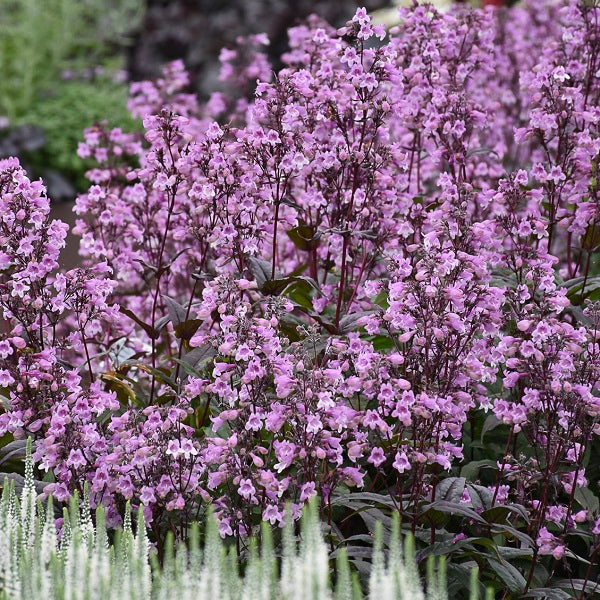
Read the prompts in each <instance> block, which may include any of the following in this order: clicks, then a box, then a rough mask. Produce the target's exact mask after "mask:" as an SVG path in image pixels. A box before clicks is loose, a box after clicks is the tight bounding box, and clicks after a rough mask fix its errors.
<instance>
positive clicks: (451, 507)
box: [422, 500, 486, 524]
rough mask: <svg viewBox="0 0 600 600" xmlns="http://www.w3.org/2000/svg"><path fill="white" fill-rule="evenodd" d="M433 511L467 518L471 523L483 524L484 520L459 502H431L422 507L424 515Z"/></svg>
mask: <svg viewBox="0 0 600 600" xmlns="http://www.w3.org/2000/svg"><path fill="white" fill-rule="evenodd" d="M431 509H434V510H437V511H439V512H442V513H445V514H449V515H460V516H462V517H468V518H469V519H472V520H473V521H475V522H477V523H481V524H485V523H486V522H485V520H484V519H483V517H481V516H480V515H478V514H477V513H476V512H475V511H474V510H473V509H472V508H469V507H468V506H466V505H465V504H463V503H461V502H447V501H446V500H439V501H437V500H436V501H435V502H432V503H431V504H427V505H426V506H425V507H424V510H423V513H422V514H425V513H426V512H427V511H429V510H431Z"/></svg>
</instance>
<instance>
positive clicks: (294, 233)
mask: <svg viewBox="0 0 600 600" xmlns="http://www.w3.org/2000/svg"><path fill="white" fill-rule="evenodd" d="M286 233H287V235H288V237H289V238H290V239H291V240H292V242H294V245H295V246H296V247H297V248H299V249H300V250H303V251H305V252H308V251H310V250H315V249H316V248H317V247H318V245H319V241H320V238H321V234H320V233H318V232H317V233H316V234H315V232H314V231H313V229H312V228H311V227H310V226H309V225H307V224H306V223H304V222H303V221H301V222H300V225H298V226H297V227H294V228H293V229H290V230H289V231H287V232H286Z"/></svg>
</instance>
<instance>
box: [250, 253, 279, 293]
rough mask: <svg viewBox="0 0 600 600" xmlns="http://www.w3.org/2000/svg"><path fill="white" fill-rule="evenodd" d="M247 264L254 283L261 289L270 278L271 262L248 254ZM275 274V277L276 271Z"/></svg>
mask: <svg viewBox="0 0 600 600" xmlns="http://www.w3.org/2000/svg"><path fill="white" fill-rule="evenodd" d="M248 264H249V265H250V271H252V275H253V276H254V279H255V281H256V285H258V287H259V289H262V288H263V286H264V285H265V283H266V282H267V281H269V280H270V279H271V271H272V268H273V267H272V265H271V263H270V262H268V261H266V260H263V259H262V258H256V257H255V256H249V257H248ZM275 276H276V278H277V273H275Z"/></svg>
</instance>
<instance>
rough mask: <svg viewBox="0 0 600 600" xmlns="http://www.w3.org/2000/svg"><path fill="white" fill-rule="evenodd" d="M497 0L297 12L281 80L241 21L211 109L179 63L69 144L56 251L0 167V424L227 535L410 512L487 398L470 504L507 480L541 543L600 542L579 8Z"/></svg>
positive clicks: (57, 458)
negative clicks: (74, 158)
mask: <svg viewBox="0 0 600 600" xmlns="http://www.w3.org/2000/svg"><path fill="white" fill-rule="evenodd" d="M507 11H509V12H504V11H494V10H485V11H476V10H465V9H462V8H457V9H453V10H451V11H449V12H448V13H443V14H442V13H438V12H437V11H435V10H434V9H433V8H432V7H430V6H427V5H415V6H413V7H412V8H410V9H403V10H402V11H401V17H402V18H401V24H400V25H398V26H397V27H396V28H394V29H392V30H391V31H390V32H387V31H386V30H385V29H384V28H383V27H381V26H378V25H376V24H374V23H373V22H372V20H371V18H370V17H369V16H368V15H367V13H366V11H364V10H363V9H360V10H358V11H357V12H356V14H355V16H354V17H353V18H352V20H351V21H349V22H348V23H347V24H346V26H345V27H342V28H341V29H339V30H337V31H336V30H334V29H333V28H331V27H330V26H329V25H327V24H326V23H323V22H321V21H320V20H318V19H317V18H311V19H310V20H309V21H308V23H307V24H303V25H299V26H297V27H295V28H293V29H291V30H290V49H289V51H288V52H287V53H286V54H285V55H284V56H283V57H282V63H283V68H282V69H280V70H279V72H277V73H276V74H275V75H272V73H271V71H270V70H269V67H268V65H267V63H266V62H265V59H264V56H263V54H262V53H261V52H260V47H261V46H262V45H264V44H265V43H266V40H265V39H264V38H263V37H261V36H259V37H253V38H251V39H249V40H240V48H239V49H227V50H224V51H223V54H222V62H223V70H222V78H223V80H224V81H228V82H229V83H231V84H233V86H232V88H237V89H236V90H234V91H233V93H232V94H231V95H228V93H225V92H222V93H219V94H215V95H214V96H213V97H212V98H211V99H210V100H209V101H208V102H207V103H205V104H202V103H201V102H199V100H198V99H197V98H196V97H195V96H194V95H191V94H187V93H185V86H186V84H187V76H186V73H185V70H184V68H183V65H182V64H181V63H180V62H175V63H172V64H170V65H168V66H167V67H166V68H165V71H164V74H163V77H162V78H161V79H159V80H158V81H156V82H144V83H136V84H134V85H133V86H132V90H131V91H132V94H131V101H130V109H131V110H132V113H133V114H134V115H135V116H139V117H142V118H143V124H144V135H143V138H142V137H137V136H136V135H135V134H128V133H124V132H122V131H120V130H112V131H111V130H108V129H107V128H106V127H105V126H103V125H97V126H94V127H93V128H91V129H88V130H87V131H86V132H85V141H84V142H83V143H82V144H81V145H80V147H79V154H80V156H82V157H86V158H93V159H94V160H95V161H96V163H97V166H96V167H95V168H92V169H91V170H90V171H89V172H88V177H89V179H90V182H91V186H90V188H89V190H88V191H87V192H86V193H85V194H82V195H81V196H80V197H79V199H78V200H77V205H76V209H75V211H76V213H77V214H78V216H79V219H78V221H77V225H76V227H75V230H74V231H75V233H77V234H78V235H80V236H81V245H80V254H81V257H82V260H83V261H84V265H85V266H84V267H82V268H80V269H77V270H75V271H70V272H67V273H63V272H62V271H60V269H58V252H59V250H60V248H61V247H62V245H63V244H64V237H65V227H64V226H63V225H62V224H60V223H56V222H51V221H50V220H49V217H48V200H47V199H46V197H45V196H44V193H43V189H42V188H41V186H40V184H37V183H31V182H29V181H28V180H27V179H26V177H25V175H24V173H23V171H22V170H21V169H20V167H19V166H18V164H17V163H16V162H15V161H13V160H11V161H8V162H6V161H5V162H3V163H0V196H1V202H2V208H3V210H2V217H1V219H2V220H1V222H0V227H1V229H0V242H2V244H1V245H2V247H3V248H4V250H3V251H2V252H1V253H0V306H1V308H2V310H3V316H4V319H5V322H6V323H7V324H8V325H7V326H6V331H4V332H3V333H2V336H3V337H2V340H1V341H0V367H1V368H0V386H1V387H2V388H3V389H5V390H7V391H8V395H9V399H8V403H7V406H6V411H5V412H4V413H3V414H2V415H1V416H0V427H1V431H2V432H6V431H10V432H12V433H13V434H15V435H16V436H23V435H25V434H28V433H30V434H34V435H35V436H37V437H39V438H40V442H39V444H38V447H37V455H36V456H37V458H38V459H39V460H40V464H41V466H42V467H43V468H45V469H51V470H52V471H53V473H54V477H55V482H54V483H52V484H50V486H49V487H48V491H52V492H53V493H54V495H55V496H56V497H57V498H58V499H63V498H66V497H67V496H68V494H69V492H70V491H71V490H73V489H74V488H81V487H82V482H84V481H87V482H88V484H89V488H90V492H91V496H92V501H93V502H94V503H103V504H105V505H106V506H107V507H109V511H110V512H109V514H110V515H111V516H112V517H113V518H114V519H115V520H118V513H119V510H120V508H121V507H122V505H123V504H124V501H125V500H131V501H132V502H133V503H134V504H139V505H143V506H144V507H145V509H146V516H147V519H148V521H149V522H150V521H152V523H153V526H154V527H156V531H160V528H161V527H162V526H163V525H164V523H165V521H172V522H178V523H180V524H183V525H181V526H182V527H183V528H185V525H186V524H187V523H188V522H189V521H190V520H193V519H194V518H195V517H196V516H197V514H198V511H199V510H201V508H202V506H203V505H204V504H206V503H208V502H212V503H213V504H214V506H215V509H216V514H217V517H218V519H219V529H220V532H221V534H222V535H223V536H227V535H236V536H237V537H238V538H239V537H243V536H246V535H248V534H250V533H251V530H252V528H253V527H254V526H255V525H256V523H257V522H258V521H260V520H264V521H270V522H271V523H273V524H274V523H281V522H282V521H283V514H284V506H285V503H286V501H290V502H291V506H292V511H293V513H294V514H295V515H297V514H299V512H300V508H301V506H302V504H303V503H304V502H305V501H307V500H308V499H309V498H311V497H312V496H314V495H317V494H318V495H319V497H320V498H321V501H322V503H323V505H324V506H325V505H331V503H332V502H333V501H334V500H335V498H336V497H337V495H339V494H341V493H344V492H347V491H348V488H350V487H362V486H365V485H368V486H369V489H370V490H376V491H378V492H381V493H386V494H389V495H390V496H391V499H392V501H393V502H394V504H395V506H397V508H398V510H400V511H402V512H403V514H404V515H405V516H406V518H407V519H413V521H414V520H416V519H417V517H418V510H419V507H420V506H421V505H422V504H423V503H424V502H434V501H435V499H436V493H437V492H436V490H437V488H438V484H439V482H440V481H441V480H443V479H444V477H446V476H447V472H448V471H451V470H452V469H453V468H454V467H455V465H457V464H458V463H460V461H462V460H463V459H464V458H465V456H464V454H465V453H464V443H465V439H466V437H468V439H469V440H470V441H471V442H473V439H474V422H475V420H476V418H478V415H482V414H484V413H485V412H488V419H489V418H493V419H495V421H494V423H495V425H498V424H501V425H503V426H504V427H505V431H506V435H507V436H508V439H507V443H506V450H505V451H504V454H503V455H501V456H496V457H494V461H492V462H497V470H496V472H495V474H496V479H495V481H492V480H488V481H486V482H485V483H486V484H487V487H486V486H483V485H479V484H480V483H481V482H480V481H474V482H471V483H472V484H473V485H472V486H471V491H469V490H466V489H465V491H464V493H463V495H462V498H461V502H462V504H467V505H472V506H473V507H475V504H474V500H473V497H474V494H472V493H471V492H472V491H473V490H474V489H475V487H473V486H478V487H477V489H480V490H483V491H482V492H481V493H482V494H483V493H484V492H485V494H487V495H488V496H489V498H488V500H489V504H490V506H491V507H493V506H494V504H506V505H508V504H509V503H514V502H518V503H519V504H521V505H522V506H524V507H525V511H527V514H528V524H527V536H528V537H527V539H531V540H532V544H534V546H535V548H534V552H535V553H536V556H537V555H538V554H540V555H545V554H549V555H552V556H553V557H554V558H555V559H556V560H557V561H558V560H562V559H563V557H564V547H565V546H564V537H565V536H566V535H567V534H568V533H569V532H570V531H572V530H574V529H577V528H582V527H588V529H589V530H590V532H591V533H590V535H592V536H595V535H597V530H598V522H597V519H598V515H597V514H594V512H593V510H590V509H588V508H586V507H585V506H583V505H582V506H580V507H578V506H577V502H579V500H576V497H577V498H579V497H580V496H577V494H576V491H577V489H578V488H582V487H585V486H586V485H587V479H586V470H585V462H586V460H585V456H586V452H588V450H589V449H590V448H591V446H592V445H593V444H594V442H595V440H597V436H598V434H599V433H600V396H599V392H598V390H599V388H600V385H599V379H600V345H599V341H598V335H599V332H600V326H599V323H600V309H598V307H597V306H596V304H594V303H591V304H589V306H586V308H585V309H582V308H581V306H580V305H582V304H583V303H584V302H587V301H588V300H590V299H591V300H594V299H596V296H595V295H594V292H595V291H596V290H597V288H598V278H597V276H596V275H595V273H596V271H597V265H596V264H595V263H594V257H595V252H596V251H597V246H598V231H597V230H598V227H599V222H600V213H599V212H598V210H599V209H598V206H599V204H598V195H597V194H598V191H597V190H598V185H597V180H596V179H597V168H598V154H599V152H600V131H599V130H598V120H599V118H600V112H599V110H600V109H599V108H598V95H599V94H600V84H599V83H598V78H597V71H598V68H600V66H599V65H597V64H596V63H597V61H598V60H600V59H599V58H598V57H599V56H600V51H599V50H600V48H598V47H597V45H598V43H600V42H599V40H600V26H599V25H598V24H597V23H598V17H599V16H600V15H599V14H598V11H599V9H598V8H597V7H596V6H595V5H593V3H584V2H577V1H575V0H574V1H573V2H570V3H568V4H565V5H564V6H558V5H557V6H555V5H552V6H551V7H548V8H546V7H545V6H542V4H540V3H539V2H536V1H534V0H532V1H531V2H529V3H526V4H525V5H523V6H521V7H518V8H514V9H507ZM507 15H508V16H507ZM509 18H510V19H512V20H511V25H510V26H509V25H508V24H507V20H508V19H509ZM513 23H514V26H513ZM388 35H389V38H387V39H386V37H387V36H388ZM546 39H547V40H549V41H548V42H547V43H546V41H545V40H546ZM244 49H245V50H246V52H245V51H244ZM522 57H524V58H523V60H521V59H522ZM241 92H248V93H250V94H253V96H251V97H247V98H242V99H240V97H239V96H236V94H239V93H241ZM469 428H470V431H469V433H468V436H466V433H465V432H466V431H467V430H468V429H469ZM483 433H485V432H483ZM483 433H482V435H483ZM517 439H526V440H527V443H528V445H529V447H530V449H531V450H530V452H529V455H528V456H526V457H523V458H521V457H520V456H515V454H516V451H515V448H516V444H517ZM486 497H487V496H486ZM479 509H481V506H480V507H479ZM465 510H466V509H465ZM473 514H475V513H473ZM433 533H435V532H433ZM432 535H433V534H432ZM594 539H595V538H594ZM530 579H531V578H530Z"/></svg>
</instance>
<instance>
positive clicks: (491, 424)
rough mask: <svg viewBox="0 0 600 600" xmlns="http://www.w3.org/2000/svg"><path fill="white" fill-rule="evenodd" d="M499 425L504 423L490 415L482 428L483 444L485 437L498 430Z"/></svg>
mask: <svg viewBox="0 0 600 600" xmlns="http://www.w3.org/2000/svg"><path fill="white" fill-rule="evenodd" d="M498 425H502V421H501V420H500V419H499V418H498V417H497V416H496V415H494V414H490V415H488V416H487V418H486V419H485V421H484V422H483V427H482V428H481V438H480V439H481V442H483V436H484V435H485V434H486V433H488V431H492V430H493V429H496V427H498Z"/></svg>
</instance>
